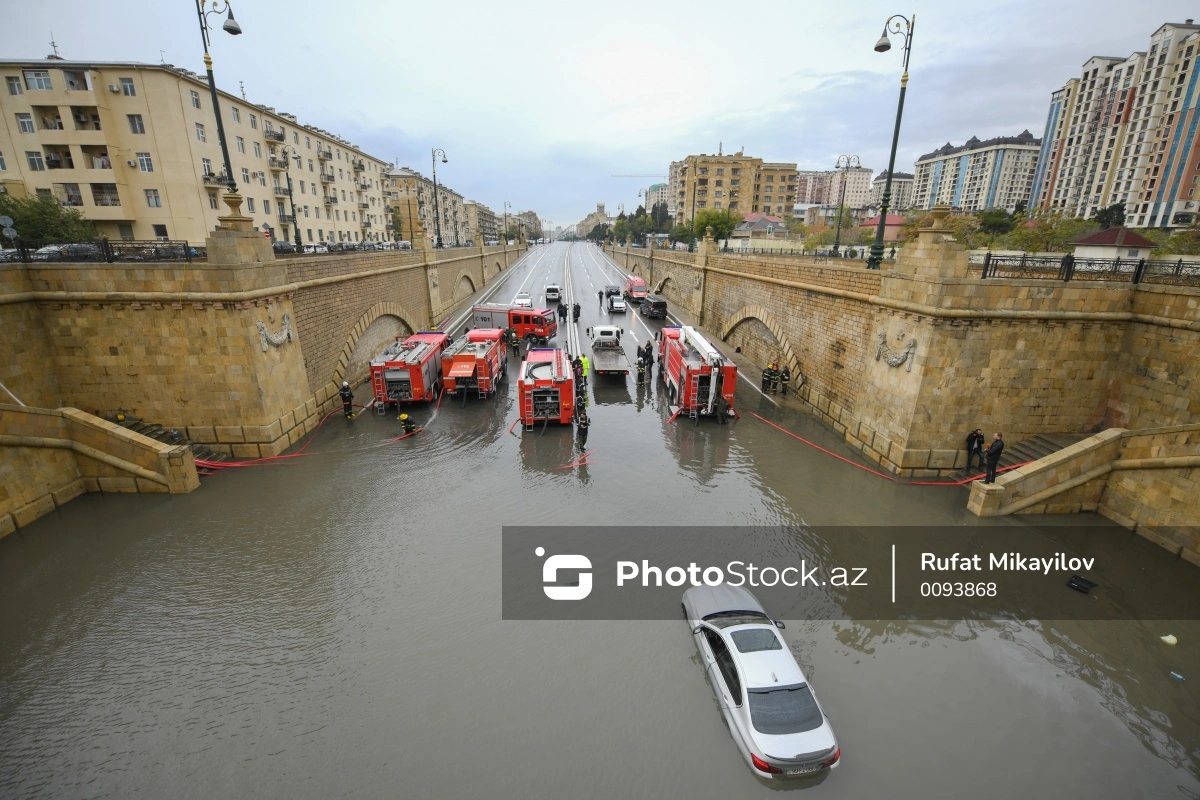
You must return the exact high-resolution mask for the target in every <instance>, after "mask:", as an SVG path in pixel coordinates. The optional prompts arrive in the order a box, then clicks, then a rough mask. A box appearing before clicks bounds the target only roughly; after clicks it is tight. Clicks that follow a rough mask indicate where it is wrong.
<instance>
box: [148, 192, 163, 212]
mask: <svg viewBox="0 0 1200 800" xmlns="http://www.w3.org/2000/svg"><path fill="white" fill-rule="evenodd" d="M146 205H148V206H150V208H162V198H161V197H159V196H158V189H147V190H146Z"/></svg>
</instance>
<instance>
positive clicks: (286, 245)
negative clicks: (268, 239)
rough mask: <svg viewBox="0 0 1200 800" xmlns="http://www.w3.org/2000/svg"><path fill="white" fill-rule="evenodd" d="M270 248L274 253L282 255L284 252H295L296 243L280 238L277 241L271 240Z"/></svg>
mask: <svg viewBox="0 0 1200 800" xmlns="http://www.w3.org/2000/svg"><path fill="white" fill-rule="evenodd" d="M271 249H272V250H274V251H275V254H276V255H283V254H286V253H294V252H296V245H295V244H293V243H292V242H285V241H282V240H280V241H278V242H272V243H271Z"/></svg>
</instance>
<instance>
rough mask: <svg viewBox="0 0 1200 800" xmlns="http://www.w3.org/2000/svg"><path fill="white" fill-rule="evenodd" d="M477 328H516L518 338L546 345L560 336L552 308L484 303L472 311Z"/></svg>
mask: <svg viewBox="0 0 1200 800" xmlns="http://www.w3.org/2000/svg"><path fill="white" fill-rule="evenodd" d="M471 324H472V325H474V326H475V327H476V328H516V329H517V336H519V337H520V338H522V339H533V340H535V341H537V342H540V343H542V344H545V343H546V342H549V341H550V339H552V338H553V337H554V336H555V335H557V334H558V318H557V317H556V316H555V315H554V310H553V309H550V308H519V307H516V306H506V305H503V304H502V303H483V304H481V305H477V306H474V307H473V308H472V309H471Z"/></svg>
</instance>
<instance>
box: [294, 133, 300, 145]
mask: <svg viewBox="0 0 1200 800" xmlns="http://www.w3.org/2000/svg"><path fill="white" fill-rule="evenodd" d="M292 144H300V134H298V133H296V132H295V131H292Z"/></svg>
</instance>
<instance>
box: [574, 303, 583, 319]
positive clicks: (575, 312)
mask: <svg viewBox="0 0 1200 800" xmlns="http://www.w3.org/2000/svg"><path fill="white" fill-rule="evenodd" d="M582 310H583V309H581V308H580V307H579V303H576V304H575V306H574V307H573V308H572V309H571V313H572V314H573V315H574V317H573V319H572V321H573V322H579V312H580V311H582Z"/></svg>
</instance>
